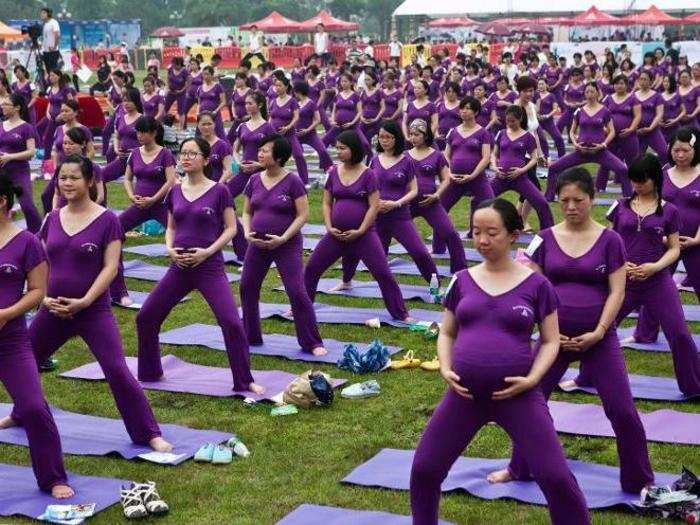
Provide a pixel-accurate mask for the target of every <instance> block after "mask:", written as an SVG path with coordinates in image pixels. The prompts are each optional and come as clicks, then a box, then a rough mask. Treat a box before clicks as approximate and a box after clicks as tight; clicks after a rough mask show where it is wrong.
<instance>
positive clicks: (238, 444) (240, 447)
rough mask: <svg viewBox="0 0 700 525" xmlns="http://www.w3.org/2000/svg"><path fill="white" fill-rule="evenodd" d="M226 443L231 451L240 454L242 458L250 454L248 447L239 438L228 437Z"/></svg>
mask: <svg viewBox="0 0 700 525" xmlns="http://www.w3.org/2000/svg"><path fill="white" fill-rule="evenodd" d="M228 445H229V446H230V447H231V448H232V449H233V453H234V454H236V456H240V457H242V458H247V457H248V456H250V450H248V447H246V446H245V444H244V443H243V441H241V440H240V439H239V438H237V437H234V438H231V439H229V441H228Z"/></svg>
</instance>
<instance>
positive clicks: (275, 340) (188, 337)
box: [160, 323, 401, 364]
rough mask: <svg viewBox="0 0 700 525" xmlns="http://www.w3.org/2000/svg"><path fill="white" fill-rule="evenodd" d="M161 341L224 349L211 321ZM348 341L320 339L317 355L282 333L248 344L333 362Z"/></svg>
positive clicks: (264, 351)
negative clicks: (321, 350)
mask: <svg viewBox="0 0 700 525" xmlns="http://www.w3.org/2000/svg"><path fill="white" fill-rule="evenodd" d="M160 342H161V344H169V345H197V346H206V347H207V348H212V349H214V350H226V345H225V344H224V336H223V334H222V333H221V328H219V327H218V326H215V325H210V324H201V323H195V324H190V325H187V326H182V327H180V328H175V329H173V330H168V331H167V332H161V334H160ZM347 344H349V343H345V342H342V341H336V340H335V339H328V338H325V339H323V345H324V347H325V348H326V350H328V353H327V354H326V355H321V356H316V355H313V354H312V353H310V352H304V351H303V350H302V349H301V348H299V343H298V342H297V338H296V337H294V336H292V335H285V334H264V335H263V344H262V345H250V353H251V354H256V355H269V356H275V357H284V358H287V359H291V360H294V361H311V362H317V363H331V364H336V363H337V362H338V360H339V359H340V358H341V357H342V356H343V350H344V349H345V346H346V345H347ZM353 344H355V346H357V347H358V349H360V350H363V349H364V348H366V347H367V346H369V345H368V344H367V343H353ZM387 349H388V350H389V354H391V355H394V354H396V353H397V352H400V351H401V348H398V347H396V346H388V347H387Z"/></svg>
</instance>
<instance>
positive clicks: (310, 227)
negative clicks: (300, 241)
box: [301, 223, 326, 235]
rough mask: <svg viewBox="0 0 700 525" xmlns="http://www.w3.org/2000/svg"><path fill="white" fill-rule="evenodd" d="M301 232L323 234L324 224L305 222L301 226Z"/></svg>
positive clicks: (304, 233) (324, 231)
mask: <svg viewBox="0 0 700 525" xmlns="http://www.w3.org/2000/svg"><path fill="white" fill-rule="evenodd" d="M301 233H302V234H303V235H325V234H326V225H325V224H311V223H307V224H304V226H302V227H301Z"/></svg>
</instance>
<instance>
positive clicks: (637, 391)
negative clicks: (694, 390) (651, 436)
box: [561, 368, 700, 401]
mask: <svg viewBox="0 0 700 525" xmlns="http://www.w3.org/2000/svg"><path fill="white" fill-rule="evenodd" d="M578 373H579V371H578V369H576V368H569V369H568V370H567V371H566V373H565V374H564V376H563V377H562V378H561V380H562V381H566V380H568V379H576V377H577V376H578ZM629 380H630V388H631V390H632V397H634V398H635V399H650V400H652V401H688V400H689V399H693V398H694V397H700V394H698V395H697V396H686V395H684V394H681V392H680V390H678V382H677V381H676V379H675V378H674V377H653V376H640V375H637V374H629ZM566 391H567V392H587V393H589V394H593V395H598V391H597V390H596V389H595V387H592V386H578V385H576V387H575V388H571V389H567V390H566Z"/></svg>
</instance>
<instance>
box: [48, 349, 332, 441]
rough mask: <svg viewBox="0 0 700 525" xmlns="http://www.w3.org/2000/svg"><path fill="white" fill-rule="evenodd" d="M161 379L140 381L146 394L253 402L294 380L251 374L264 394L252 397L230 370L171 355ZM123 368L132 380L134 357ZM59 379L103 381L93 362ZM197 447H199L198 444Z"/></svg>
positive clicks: (279, 373) (287, 376)
mask: <svg viewBox="0 0 700 525" xmlns="http://www.w3.org/2000/svg"><path fill="white" fill-rule="evenodd" d="M162 363H163V375H164V377H163V379H161V380H160V381H155V382H145V381H141V382H140V383H141V386H142V387H143V388H145V389H146V390H162V391H165V392H182V393H189V394H200V395H203V396H214V397H234V396H237V397H249V398H252V399H255V400H256V401H262V400H272V398H273V397H275V396H276V395H277V394H279V393H280V392H283V391H284V389H285V388H286V386H287V385H288V384H289V383H291V382H292V380H293V379H294V378H295V377H297V376H296V375H294V374H289V373H287V372H282V371H280V370H253V377H254V378H255V382H256V383H257V384H259V385H262V386H263V387H265V393H264V394H254V393H253V392H250V391H234V390H233V379H232V377H231V369H230V368H218V367H215V366H204V365H196V364H194V363H188V362H187V361H183V360H181V359H178V358H177V357H175V356H174V355H165V356H163V359H162ZM126 364H127V365H128V367H129V370H131V373H132V374H134V377H135V376H136V368H137V361H136V358H135V357H127V358H126ZM61 377H70V378H74V379H88V380H93V381H103V380H104V373H103V372H102V368H100V365H99V364H97V363H96V362H92V363H88V364H86V365H83V366H80V367H78V368H75V369H74V370H69V371H68V372H64V373H62V374H61ZM343 383H345V380H344V379H334V380H333V386H334V387H338V386H340V385H342V384H343ZM200 445H201V443H200Z"/></svg>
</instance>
